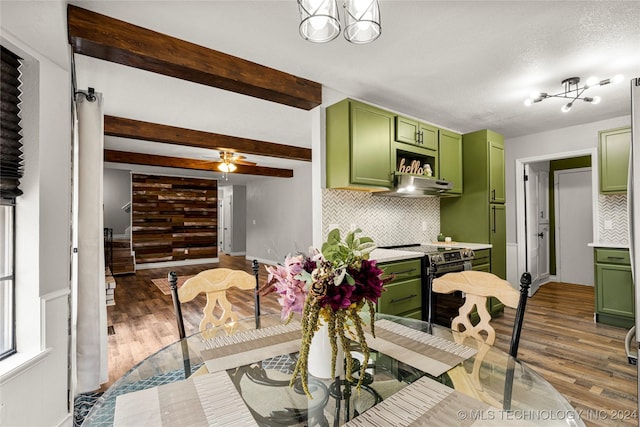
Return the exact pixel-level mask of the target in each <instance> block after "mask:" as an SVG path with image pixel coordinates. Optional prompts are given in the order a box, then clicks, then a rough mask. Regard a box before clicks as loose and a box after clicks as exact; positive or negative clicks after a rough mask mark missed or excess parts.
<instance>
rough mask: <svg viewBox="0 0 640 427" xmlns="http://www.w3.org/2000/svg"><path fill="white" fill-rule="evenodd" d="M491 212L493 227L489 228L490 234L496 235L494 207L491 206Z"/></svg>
mask: <svg viewBox="0 0 640 427" xmlns="http://www.w3.org/2000/svg"><path fill="white" fill-rule="evenodd" d="M494 191H495V190H494ZM491 210H492V211H493V227H492V228H491V232H492V233H493V234H496V207H495V206H491Z"/></svg>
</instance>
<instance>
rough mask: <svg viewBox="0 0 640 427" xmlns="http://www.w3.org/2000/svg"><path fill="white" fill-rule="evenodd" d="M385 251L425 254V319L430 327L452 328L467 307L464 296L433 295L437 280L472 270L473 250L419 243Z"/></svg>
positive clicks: (423, 276)
mask: <svg viewBox="0 0 640 427" xmlns="http://www.w3.org/2000/svg"><path fill="white" fill-rule="evenodd" d="M383 248H384V249H397V250H405V251H411V252H422V253H424V259H423V263H422V265H423V266H424V271H423V272H422V278H423V279H422V289H424V290H425V292H423V297H422V298H423V301H422V319H423V320H425V321H427V322H429V324H433V323H437V324H438V325H443V326H447V327H451V320H453V318H454V317H455V316H457V315H458V310H459V309H460V307H461V306H462V304H464V298H463V296H462V294H461V293H453V294H448V295H444V294H436V293H433V292H432V291H431V289H432V285H433V279H435V278H436V277H440V276H442V275H444V274H446V273H453V272H457V271H465V270H471V267H472V261H473V258H474V256H475V254H474V252H473V250H471V249H467V248H443V247H438V246H431V245H421V244H419V243H415V244H408V245H395V246H385V247H383Z"/></svg>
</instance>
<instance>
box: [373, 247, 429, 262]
mask: <svg viewBox="0 0 640 427" xmlns="http://www.w3.org/2000/svg"><path fill="white" fill-rule="evenodd" d="M423 256H424V253H422V252H411V251H399V250H396V249H380V248H376V249H374V250H373V251H371V254H370V255H369V258H370V259H373V260H376V261H377V262H391V261H400V260H403V259H412V258H422V257H423Z"/></svg>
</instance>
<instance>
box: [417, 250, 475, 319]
mask: <svg viewBox="0 0 640 427" xmlns="http://www.w3.org/2000/svg"><path fill="white" fill-rule="evenodd" d="M465 270H471V260H468V261H461V262H455V263H446V264H439V265H433V264H432V265H430V266H429V267H428V269H427V274H426V277H427V284H426V289H427V292H425V294H426V296H427V301H425V304H424V307H425V308H426V310H425V311H426V312H425V313H424V314H425V316H424V318H425V320H426V321H427V322H428V323H429V324H430V325H431V324H433V323H435V324H438V325H442V326H446V327H448V328H450V327H451V321H452V320H453V318H454V317H456V316H457V315H458V311H459V310H460V307H461V306H462V304H464V295H463V294H462V292H454V293H452V294H438V293H435V292H433V279H435V278H436V277H441V276H443V275H445V274H447V273H455V272H459V271H465Z"/></svg>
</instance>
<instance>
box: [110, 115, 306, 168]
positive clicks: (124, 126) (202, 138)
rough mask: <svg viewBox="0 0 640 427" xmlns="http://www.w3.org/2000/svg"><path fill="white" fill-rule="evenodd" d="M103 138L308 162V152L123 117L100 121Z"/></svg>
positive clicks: (281, 145)
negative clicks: (136, 140)
mask: <svg viewBox="0 0 640 427" xmlns="http://www.w3.org/2000/svg"><path fill="white" fill-rule="evenodd" d="M104 134H105V135H110V136H118V137H123V138H132V139H141V140H145V141H154V142H164V143H168V144H178V145H184V146H187V147H199V148H210V149H212V150H227V151H237V152H240V153H243V154H254V155H259V156H270V157H278V158H281V159H291V160H302V161H307V162H310V161H311V149H309V148H303V147H294V146H291V145H283V144H276V143H273V142H266V141H257V140H254V139H247V138H239V137H235V136H229V135H221V134H218V133H211V132H204V131H199V130H192V129H184V128H179V127H175V126H168V125H162V124H157V123H149V122H143V121H139V120H132V119H126V118H123V117H113V116H105V117H104Z"/></svg>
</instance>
